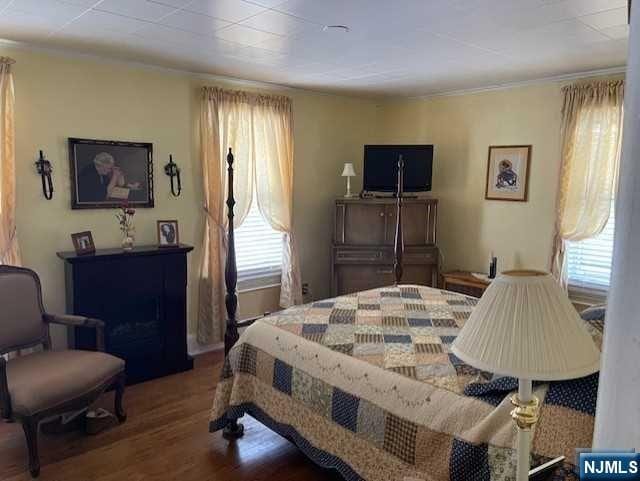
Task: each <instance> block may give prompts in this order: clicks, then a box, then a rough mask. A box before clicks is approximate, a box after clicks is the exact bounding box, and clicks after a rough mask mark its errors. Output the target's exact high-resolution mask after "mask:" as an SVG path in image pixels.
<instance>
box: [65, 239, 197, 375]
mask: <svg viewBox="0 0 640 481" xmlns="http://www.w3.org/2000/svg"><path fill="white" fill-rule="evenodd" d="M192 249H193V248H192V247H191V246H185V245H182V246H180V247H175V248H159V247H155V246H149V247H136V248H134V250H133V251H130V252H124V251H123V250H122V249H102V250H98V251H96V253H95V254H92V255H82V256H78V255H76V254H75V253H72V252H61V253H58V256H59V257H60V258H62V259H63V260H64V261H65V286H66V296H67V297H66V298H67V312H69V313H72V314H77V315H83V316H89V317H95V318H97V319H101V320H103V321H104V322H105V347H106V351H107V352H109V353H111V354H114V355H116V356H118V357H121V358H122V359H124V360H125V361H126V371H127V380H128V382H129V383H136V382H141V381H145V380H148V379H153V378H156V377H160V376H164V375H167V374H172V373H176V372H181V371H184V370H187V369H191V368H192V367H193V361H192V359H191V358H190V357H189V355H188V353H187V253H188V252H190V251H191V250H192ZM85 331H87V330H83V329H75V330H73V331H71V332H70V336H69V344H70V347H73V348H76V349H91V348H93V347H94V345H95V338H94V337H93V333H92V332H85Z"/></svg>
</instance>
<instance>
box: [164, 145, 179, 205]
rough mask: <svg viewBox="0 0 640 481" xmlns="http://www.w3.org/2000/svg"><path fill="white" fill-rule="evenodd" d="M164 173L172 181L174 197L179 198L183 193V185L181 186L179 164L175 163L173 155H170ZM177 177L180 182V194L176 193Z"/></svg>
mask: <svg viewBox="0 0 640 481" xmlns="http://www.w3.org/2000/svg"><path fill="white" fill-rule="evenodd" d="M164 173H165V174H167V175H168V176H169V177H170V179H171V193H172V194H173V196H174V197H179V196H180V193H181V192H182V185H181V184H180V168H179V167H178V164H176V163H175V162H174V161H173V155H169V163H168V164H167V165H165V166H164ZM174 177H177V181H178V192H177V193H176V188H175V185H174V182H173V178H174Z"/></svg>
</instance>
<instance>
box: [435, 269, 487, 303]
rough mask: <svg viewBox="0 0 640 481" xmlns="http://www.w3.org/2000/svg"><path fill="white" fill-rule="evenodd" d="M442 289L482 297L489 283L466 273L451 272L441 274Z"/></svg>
mask: <svg viewBox="0 0 640 481" xmlns="http://www.w3.org/2000/svg"><path fill="white" fill-rule="evenodd" d="M442 278H443V283H442V288H443V289H444V290H445V291H453V292H459V293H460V294H466V295H468V296H474V297H482V294H483V293H484V291H485V289H486V288H487V287H489V284H490V281H486V280H483V279H480V278H478V277H476V276H474V275H473V274H471V272H468V271H451V272H445V273H444V274H442Z"/></svg>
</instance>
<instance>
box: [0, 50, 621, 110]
mask: <svg viewBox="0 0 640 481" xmlns="http://www.w3.org/2000/svg"><path fill="white" fill-rule="evenodd" d="M1 46H7V47H12V48H17V49H21V50H27V51H33V52H42V53H47V54H51V55H59V56H62V57H66V58H79V59H85V60H92V61H100V62H108V63H111V64H115V65H122V66H128V67H133V68H139V69H142V70H150V71H156V72H162V73H168V74H172V75H176V76H187V77H190V78H192V79H197V80H203V81H208V82H222V83H226V84H229V85H233V86H236V87H249V88H255V89H265V90H272V91H274V90H275V91H285V92H301V93H309V94H314V95H323V96H330V97H341V98H353V99H356V100H369V101H380V102H385V101H398V100H427V99H432V98H438V97H455V96H460V95H471V94H478V93H484V92H496V91H501V90H509V89H514V88H521V87H529V86H533V85H540V84H545V83H557V82H566V81H571V80H577V79H584V78H589V77H602V76H607V75H619V74H624V73H626V71H627V67H626V66H624V65H622V66H618V67H611V68H604V69H596V70H585V71H581V72H573V73H568V74H561V75H554V76H549V77H540V78H536V79H531V80H522V81H516V82H504V83H497V84H493V85H487V86H482V87H474V88H468V89H457V90H443V91H441V92H434V93H431V94H425V95H401V94H391V93H387V94H367V93H364V92H363V93H362V94H361V95H359V94H358V93H355V92H345V93H339V92H330V91H326V90H316V89H307V88H304V87H293V86H290V85H285V84H280V83H276V82H265V81H260V80H248V79H242V78H238V77H231V76H226V75H216V74H210V73H206V72H197V71H193V70H187V69H179V68H173V67H166V66H162V65H158V64H151V63H146V62H141V61H137V60H129V59H123V58H118V57H116V56H114V55H108V54H98V53H87V52H78V51H75V50H70V49H63V48H52V47H43V46H40V45H36V44H33V43H30V42H23V41H17V40H8V39H3V38H0V47H1Z"/></svg>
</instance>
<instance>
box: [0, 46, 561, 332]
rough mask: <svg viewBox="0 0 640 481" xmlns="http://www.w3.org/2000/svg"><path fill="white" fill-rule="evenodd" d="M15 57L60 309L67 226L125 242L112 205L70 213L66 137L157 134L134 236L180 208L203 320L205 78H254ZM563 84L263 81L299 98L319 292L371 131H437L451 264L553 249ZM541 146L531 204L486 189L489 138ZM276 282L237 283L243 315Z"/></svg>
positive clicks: (431, 139) (313, 273)
mask: <svg viewBox="0 0 640 481" xmlns="http://www.w3.org/2000/svg"><path fill="white" fill-rule="evenodd" d="M0 55H9V56H12V57H14V58H15V59H16V60H17V63H16V65H15V68H14V72H15V80H16V121H17V164H18V171H17V182H18V229H19V235H20V242H21V246H22V251H23V256H24V263H25V264H26V265H27V266H30V267H33V268H35V269H36V270H37V271H38V272H39V273H40V275H41V277H42V279H43V284H44V290H45V301H46V305H47V308H48V309H50V310H51V311H55V312H62V311H63V310H64V293H63V291H64V279H63V267H62V262H61V261H60V260H59V259H57V258H56V256H55V252H56V251H59V250H69V249H71V247H72V246H71V241H70V239H69V234H70V233H71V232H77V231H81V230H85V229H89V230H92V231H93V233H94V238H95V241H96V245H97V247H112V246H117V245H119V242H120V233H119V230H118V228H117V225H116V221H115V218H114V216H113V214H114V212H113V211H108V210H104V211H102V210H88V211H72V210H71V209H70V207H69V203H70V200H69V198H70V185H69V184H70V183H69V161H68V152H67V144H66V139H67V137H71V136H74V137H87V138H102V139H120V140H132V141H136V140H137V141H148V142H153V144H154V157H155V159H154V177H155V179H156V187H155V197H156V207H155V208H154V209H149V210H146V209H140V210H139V211H138V214H136V228H137V242H138V244H153V243H154V242H155V240H156V237H155V236H156V234H155V221H156V220H157V219H159V218H176V219H178V220H179V221H180V230H181V240H182V241H183V242H186V243H188V244H192V245H195V246H196V250H195V251H194V252H193V253H192V254H191V255H190V266H189V268H190V277H189V322H190V324H189V327H190V330H191V331H193V328H194V326H195V318H194V316H193V313H194V312H195V306H196V301H197V296H196V289H195V287H196V286H197V274H198V265H199V261H200V252H199V249H198V246H199V244H200V239H201V237H202V225H203V224H202V210H201V205H202V189H201V184H200V171H201V169H200V163H199V157H198V140H197V129H196V126H197V118H198V113H199V88H200V87H201V86H202V85H221V86H223V87H229V88H242V89H247V90H255V89H256V87H255V85H254V84H248V83H243V84H240V85H238V84H237V83H233V82H230V81H219V80H215V81H214V80H212V79H206V78H203V77H199V76H196V75H190V74H187V73H178V72H171V71H167V70H161V69H152V68H146V67H139V66H135V65H132V64H123V63H116V62H109V61H104V60H100V59H97V58H92V57H77V56H75V57H74V56H67V55H60V54H52V53H43V52H35V51H30V50H26V49H18V48H13V47H11V48H9V47H1V46H0ZM561 86H562V85H561V84H560V83H546V84H540V85H536V86H529V87H522V88H513V89H509V90H501V91H495V92H485V93H478V94H469V95H460V96H451V97H438V98H432V99H410V100H390V101H381V102H375V101H372V100H363V99H355V98H348V97H340V96H334V95H324V94H318V93H312V92H307V91H301V90H294V89H284V90H282V89H281V90H277V89H268V90H269V91H273V92H276V93H280V94H285V95H288V96H290V97H291V98H292V99H293V106H294V119H295V131H294V140H295V177H294V232H295V235H296V237H297V241H298V245H299V249H300V256H301V263H302V274H303V281H304V282H308V283H309V284H310V288H311V294H312V297H313V298H316V299H317V298H323V297H327V296H328V295H329V259H330V256H329V253H330V250H329V247H330V242H331V224H332V200H333V198H334V197H335V196H337V195H341V194H342V192H343V190H344V182H343V179H342V178H341V177H339V174H340V172H341V168H342V163H343V162H346V161H352V162H355V163H356V172H357V173H358V177H357V178H356V179H355V186H354V190H358V189H360V187H361V185H362V184H361V182H362V180H361V179H362V177H361V173H362V145H363V144H365V143H372V142H380V143H433V144H434V145H435V146H436V157H435V167H434V179H433V185H434V191H433V195H434V196H437V197H438V198H439V199H440V201H441V203H440V210H439V223H438V243H439V245H440V248H441V251H442V253H443V255H444V268H445V269H453V268H460V269H469V270H476V271H484V270H486V268H487V261H488V257H489V252H491V251H493V252H495V254H496V255H497V256H498V258H499V269H500V270H504V269H509V268H520V267H530V268H538V269H547V268H548V266H549V258H550V254H551V243H552V236H553V224H554V219H555V213H554V210H555V202H556V190H557V177H558V171H559V149H560V146H559V143H560V138H559V130H560V108H561V90H560V89H561ZM501 144H503V145H504V144H532V145H533V154H532V163H531V177H530V183H529V201H528V202H526V203H515V202H500V201H487V200H484V188H485V178H486V166H487V165H486V164H487V149H488V146H489V145H501ZM39 149H43V150H44V151H45V153H46V155H47V157H48V158H49V159H50V160H52V162H53V166H54V182H55V188H56V193H55V195H54V199H53V200H52V201H45V200H44V198H43V197H42V194H41V191H40V179H39V177H38V176H37V175H36V174H35V169H34V166H33V162H34V161H35V159H36V156H37V153H38V150H39ZM169 153H172V154H173V155H174V159H175V160H176V161H177V162H178V163H179V165H180V167H181V168H182V172H183V194H182V196H181V197H180V198H178V199H175V198H173V197H172V196H171V195H170V193H169V187H168V179H167V178H166V176H165V175H164V174H163V171H162V166H163V165H164V163H166V161H167V159H168V155H169ZM278 294H279V293H278V289H277V288H276V289H273V288H271V289H263V290H259V291H253V292H250V293H242V294H241V295H240V311H239V313H240V317H249V316H253V315H258V314H261V313H262V312H264V311H273V310H276V309H277V299H278Z"/></svg>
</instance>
